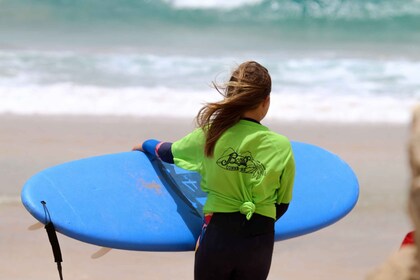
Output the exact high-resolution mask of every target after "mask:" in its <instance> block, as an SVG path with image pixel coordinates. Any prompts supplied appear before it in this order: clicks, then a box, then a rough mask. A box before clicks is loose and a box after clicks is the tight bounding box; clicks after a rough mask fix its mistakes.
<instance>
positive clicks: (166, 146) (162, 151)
mask: <svg viewBox="0 0 420 280" xmlns="http://www.w3.org/2000/svg"><path fill="white" fill-rule="evenodd" d="M171 148H172V143H170V142H163V143H162V144H160V146H159V148H158V150H157V155H158V157H159V158H160V159H161V160H162V161H164V162H167V163H174V156H173V154H172V150H171Z"/></svg>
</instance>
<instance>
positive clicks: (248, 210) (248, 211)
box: [239, 201, 255, 221]
mask: <svg viewBox="0 0 420 280" xmlns="http://www.w3.org/2000/svg"><path fill="white" fill-rule="evenodd" d="M239 211H240V212H241V214H244V215H246V219H247V220H248V221H249V220H250V219H251V217H252V214H254V212H255V204H254V203H252V202H251V201H247V202H244V203H243V204H242V205H241V207H239Z"/></svg>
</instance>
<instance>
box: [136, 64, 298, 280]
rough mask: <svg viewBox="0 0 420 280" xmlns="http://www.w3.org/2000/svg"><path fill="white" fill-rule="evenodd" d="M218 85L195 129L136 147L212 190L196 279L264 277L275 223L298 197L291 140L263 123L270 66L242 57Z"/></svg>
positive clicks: (207, 206)
mask: <svg viewBox="0 0 420 280" xmlns="http://www.w3.org/2000/svg"><path fill="white" fill-rule="evenodd" d="M214 86H215V88H216V90H217V91H218V92H219V93H221V94H222V95H223V97H224V98H223V100H221V101H220V102H215V103H208V104H207V105H206V106H204V107H203V108H202V109H201V110H200V111H199V112H198V115H197V123H198V126H199V127H198V128H197V129H196V130H194V131H193V132H192V133H190V134H188V135H187V136H185V137H184V138H182V139H180V140H178V141H176V142H174V143H168V142H158V141H156V140H147V141H145V142H144V143H142V144H141V145H137V146H135V147H134V148H133V150H141V151H145V152H146V153H151V154H153V155H156V156H157V157H159V158H160V159H161V160H163V161H166V162H169V163H175V164H176V165H177V166H179V167H181V168H184V169H188V170H194V171H197V172H199V173H200V174H201V177H202V180H201V188H202V189H203V191H205V192H207V194H208V197H207V201H206V203H205V205H204V208H203V211H204V215H205V222H204V225H203V231H202V233H201V236H200V239H199V241H198V242H197V245H198V248H197V249H196V255H195V267H194V278H195V279H197V280H201V279H217V280H222V279H241V280H244V279H252V280H258V279H266V278H267V276H268V273H269V270H270V265H271V258H272V253H273V246H274V223H275V221H276V220H278V219H279V218H280V217H281V216H282V215H283V214H284V213H285V212H286V210H287V208H288V205H289V203H290V201H291V199H292V189H293V180H294V174H295V163H294V159H293V153H292V148H291V145H290V142H289V140H288V139H287V138H286V137H284V136H282V135H279V134H277V133H274V132H272V131H270V130H269V129H268V128H267V127H265V126H263V125H261V124H260V121H261V120H262V119H263V118H264V117H265V115H266V114H267V111H268V109H269V107H270V92H271V77H270V75H269V73H268V71H267V69H266V68H265V67H263V66H262V65H260V64H259V63H257V62H254V61H248V62H244V63H242V64H241V65H239V67H238V68H237V69H236V70H235V71H233V73H232V76H231V78H230V80H229V81H228V82H227V83H226V84H225V85H224V86H223V87H222V86H218V85H216V84H214Z"/></svg>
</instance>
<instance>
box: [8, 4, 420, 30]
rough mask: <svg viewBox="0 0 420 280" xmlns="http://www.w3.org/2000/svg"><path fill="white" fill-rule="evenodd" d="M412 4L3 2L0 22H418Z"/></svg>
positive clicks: (418, 7)
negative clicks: (320, 20)
mask: <svg viewBox="0 0 420 280" xmlns="http://www.w3.org/2000/svg"><path fill="white" fill-rule="evenodd" d="M419 16H420V1H417V0H403V1H395V0H380V1H378V0H232V1H224V0H210V1H193V0H154V1H150V0H145V1H137V0H120V1H113V0H90V1H85V0H73V1H64V0H38V1H31V0H5V1H1V2H0V23H1V22H3V23H7V22H8V21H9V22H43V21H71V22H73V23H74V24H77V22H75V21H76V20H77V21H86V22H90V23H94V22H95V21H100V22H102V21H103V20H106V21H108V22H109V23H110V24H112V23H117V22H131V23H132V22H139V23H140V22H141V23H145V22H151V23H158V22H170V23H179V22H183V23H187V22H190V23H191V24H193V23H194V24H199V23H200V22H201V23H207V24H208V23H216V22H222V23H225V24H227V23H243V24H247V22H248V24H249V22H256V21H258V22H266V23H276V22H279V21H285V20H302V19H303V20H308V19H323V20H328V21H337V20H345V21H349V20H350V21H351V20H355V21H360V20H363V21H372V20H373V21H375V20H393V21H399V20H401V21H404V20H407V19H412V20H413V19H416V18H417V19H418V17H419Z"/></svg>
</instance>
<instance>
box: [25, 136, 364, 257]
mask: <svg viewBox="0 0 420 280" xmlns="http://www.w3.org/2000/svg"><path fill="white" fill-rule="evenodd" d="M292 147H293V152H294V155H295V161H296V177H295V186H294V191H293V200H292V203H291V204H290V207H289V210H288V211H287V212H286V214H285V215H284V216H283V217H282V218H281V219H280V220H279V221H277V222H276V225H275V230H276V234H275V239H276V240H277V241H279V240H284V239H289V238H293V237H297V236H300V235H304V234H308V233H311V232H314V231H316V230H319V229H321V228H324V227H326V226H329V225H331V224H333V223H335V222H336V221H338V220H340V219H341V218H343V217H344V216H345V215H347V214H348V213H349V212H350V211H351V210H352V209H353V207H354V206H355V204H356V202H357V199H358V195H359V186H358V181H357V178H356V176H355V174H354V172H353V171H352V169H351V168H350V166H349V165H348V164H346V163H345V162H344V161H343V160H341V159H340V158H339V157H338V156H336V155H334V154H332V153H330V152H328V151H326V150H324V149H322V148H320V147H317V146H314V145H310V144H305V143H299V142H292ZM199 182H200V176H199V174H197V173H194V172H190V171H186V170H183V169H181V168H178V167H176V166H174V165H171V164H166V163H162V162H161V161H160V160H156V159H154V160H149V158H148V157H147V156H146V155H145V154H144V153H142V152H125V153H118V154H111V155H104V156H97V157H92V158H86V159H81V160H77V161H72V162H68V163H64V164H61V165H57V166H55V167H51V168H48V169H46V170H43V171H41V172H39V173H37V174H35V175H34V176H32V177H31V178H30V179H29V180H28V181H27V183H26V184H25V185H24V187H23V189H22V193H21V199H22V203H23V205H24V206H25V207H26V209H27V210H28V212H29V213H31V214H32V215H33V216H34V217H35V218H36V219H37V220H38V221H40V222H41V223H44V224H45V223H46V222H47V221H48V219H51V221H52V222H53V223H54V225H55V227H56V230H57V231H58V232H60V233H62V234H64V235H67V236H69V237H71V238H74V239H77V240H80V241H83V242H87V243H91V244H95V245H99V246H103V247H109V248H118V249H126V250H141V251H186V250H193V249H194V246H195V242H196V239H197V237H198V235H199V234H200V231H201V225H202V207H203V205H204V203H205V200H206V194H205V193H203V192H202V191H201V189H200V186H199ZM41 201H44V202H45V206H46V208H44V206H43V205H42V203H41Z"/></svg>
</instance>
